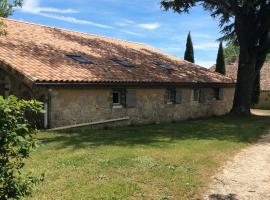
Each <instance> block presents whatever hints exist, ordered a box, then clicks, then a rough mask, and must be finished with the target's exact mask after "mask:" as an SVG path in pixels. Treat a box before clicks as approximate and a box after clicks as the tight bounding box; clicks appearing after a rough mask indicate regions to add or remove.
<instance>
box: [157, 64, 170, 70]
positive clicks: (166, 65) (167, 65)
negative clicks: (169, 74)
mask: <svg viewBox="0 0 270 200" xmlns="http://www.w3.org/2000/svg"><path fill="white" fill-rule="evenodd" d="M155 64H156V65H157V66H159V67H161V68H164V69H171V67H170V64H168V63H155Z"/></svg>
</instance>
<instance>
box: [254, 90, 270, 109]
mask: <svg viewBox="0 0 270 200" xmlns="http://www.w3.org/2000/svg"><path fill="white" fill-rule="evenodd" d="M254 108H258V109H270V91H261V92H260V98H259V103H258V104H257V105H255V106H254Z"/></svg>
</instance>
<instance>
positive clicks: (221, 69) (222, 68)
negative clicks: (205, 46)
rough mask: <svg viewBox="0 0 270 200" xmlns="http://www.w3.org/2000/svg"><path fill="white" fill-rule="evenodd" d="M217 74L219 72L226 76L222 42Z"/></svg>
mask: <svg viewBox="0 0 270 200" xmlns="http://www.w3.org/2000/svg"><path fill="white" fill-rule="evenodd" d="M216 72H218V73H220V74H224V75H225V74H226V68H225V61H224V54H223V45H222V42H220V44H219V48H218V55H217V63H216Z"/></svg>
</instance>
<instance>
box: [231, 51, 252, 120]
mask: <svg viewBox="0 0 270 200" xmlns="http://www.w3.org/2000/svg"><path fill="white" fill-rule="evenodd" d="M255 66H256V54H255V52H254V53H253V52H252V53H251V52H249V51H248V50H246V49H244V48H242V49H240V55H239V64H238V73H237V84H236V91H235V95H234V103H233V108H232V110H231V113H233V114H238V115H250V107H251V96H252V90H253V84H254V80H255V76H256V73H255V71H256V70H255Z"/></svg>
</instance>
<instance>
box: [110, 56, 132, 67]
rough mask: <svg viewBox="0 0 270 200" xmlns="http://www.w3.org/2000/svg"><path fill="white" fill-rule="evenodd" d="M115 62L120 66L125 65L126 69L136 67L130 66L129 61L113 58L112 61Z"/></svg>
mask: <svg viewBox="0 0 270 200" xmlns="http://www.w3.org/2000/svg"><path fill="white" fill-rule="evenodd" d="M112 60H113V61H114V62H116V63H118V64H119V65H123V66H124V67H134V65H132V64H129V63H128V62H127V61H124V60H120V59H118V58H113V59H112Z"/></svg>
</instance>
